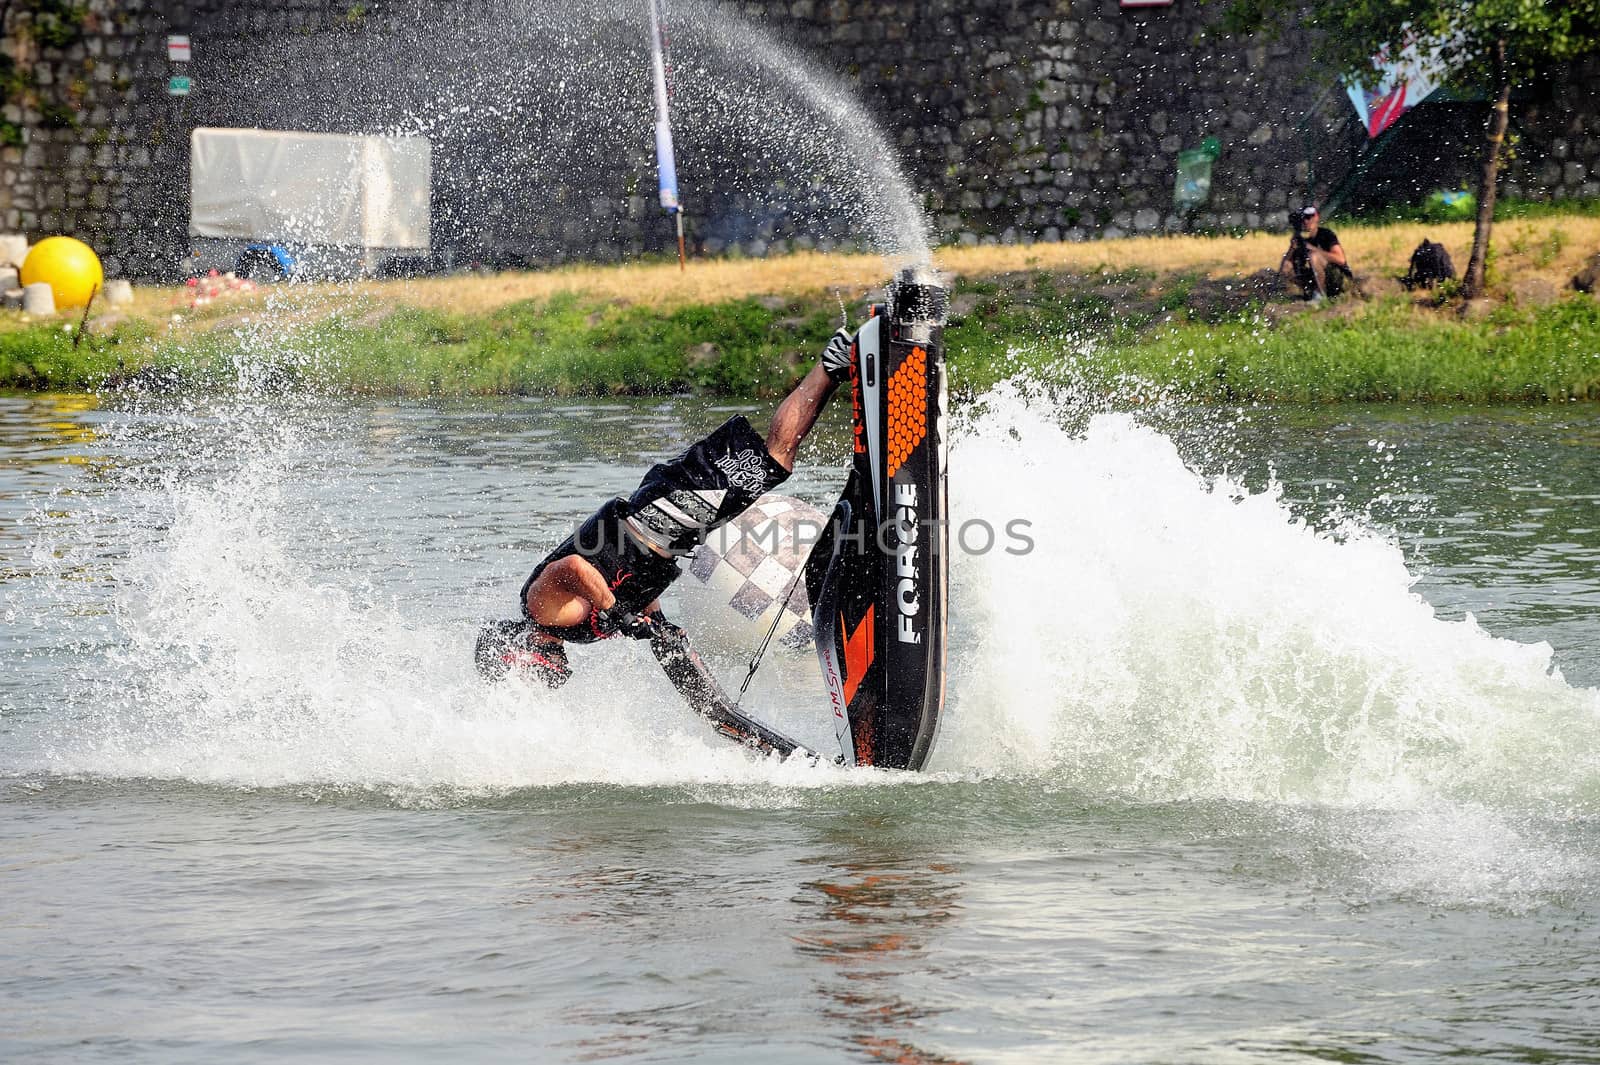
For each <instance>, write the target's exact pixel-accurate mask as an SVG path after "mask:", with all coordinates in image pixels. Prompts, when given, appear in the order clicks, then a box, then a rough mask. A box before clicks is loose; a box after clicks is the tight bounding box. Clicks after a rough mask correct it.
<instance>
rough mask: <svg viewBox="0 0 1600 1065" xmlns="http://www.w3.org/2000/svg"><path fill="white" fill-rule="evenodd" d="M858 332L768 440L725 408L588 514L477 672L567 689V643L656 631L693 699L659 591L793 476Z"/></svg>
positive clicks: (541, 570) (533, 583)
mask: <svg viewBox="0 0 1600 1065" xmlns="http://www.w3.org/2000/svg"><path fill="white" fill-rule="evenodd" d="M852 342H853V337H852V336H851V334H850V333H849V331H848V330H845V329H840V330H839V331H837V332H836V333H834V334H833V336H832V337H831V338H830V339H829V341H828V344H827V346H826V347H825V348H824V349H823V351H822V357H821V358H820V359H819V360H818V363H817V365H816V366H814V367H812V369H811V372H810V373H808V374H807V375H806V376H805V378H804V379H803V380H802V381H801V382H800V384H799V385H797V386H796V387H795V389H794V391H793V392H791V393H789V395H788V396H787V397H786V398H785V399H784V401H783V402H782V403H780V404H779V405H778V409H777V410H776V411H775V412H774V413H773V415H772V425H771V427H770V428H769V429H768V430H767V435H766V438H765V439H764V440H763V439H762V438H761V437H760V436H758V435H757V434H756V431H755V430H754V429H752V428H751V426H750V423H749V422H748V421H747V420H745V418H744V416H743V415H736V416H734V417H732V418H729V419H728V420H727V421H726V422H725V423H723V425H722V426H721V427H719V428H718V429H717V430H716V431H715V432H713V433H711V435H709V436H707V437H706V438H705V439H704V440H701V441H699V442H698V443H695V444H692V445H690V446H689V448H688V449H687V450H686V451H684V453H683V454H681V455H679V456H678V457H677V458H674V459H672V460H670V461H668V462H663V463H659V464H657V465H655V466H652V467H651V468H650V471H649V472H648V473H646V474H645V476H644V480H643V481H642V482H640V484H639V487H638V488H637V489H636V490H635V491H634V493H633V494H632V495H631V496H628V497H626V498H623V497H621V496H618V497H617V498H615V499H612V500H610V501H608V502H606V503H605V504H603V505H602V506H601V507H600V509H599V510H597V511H595V512H594V513H593V514H591V515H590V516H589V517H588V518H587V519H585V520H584V522H583V523H582V524H581V525H580V526H579V527H578V529H577V531H576V532H574V533H573V535H571V536H569V537H567V539H565V540H563V541H562V542H561V543H560V544H559V545H558V546H557V547H556V549H555V550H554V551H552V552H550V554H549V555H547V556H546V557H545V559H544V561H542V562H540V563H539V565H538V566H536V567H534V570H533V573H532V574H531V575H529V577H528V579H527V581H525V582H524V583H523V585H522V595H521V604H522V617H521V618H520V619H518V620H515V621H495V622H490V623H489V624H487V625H485V626H484V628H483V630H482V631H481V632H480V633H479V634H478V643H477V649H476V653H475V658H476V661H477V666H478V670H479V672H481V673H482V674H483V675H484V676H485V677H488V678H490V679H498V678H500V677H503V676H504V675H505V674H507V673H508V672H510V671H511V670H512V669H516V670H518V671H519V672H520V673H521V674H522V675H523V676H524V677H527V678H529V679H532V680H537V681H541V682H543V683H544V684H546V685H548V686H549V687H551V688H559V687H561V685H563V684H565V683H566V682H567V680H568V679H569V678H570V677H571V676H572V669H571V666H570V665H569V664H568V662H567V653H566V644H568V643H594V642H596V641H598V640H605V639H610V638H611V637H613V636H628V637H632V638H634V639H639V640H649V641H650V647H651V650H652V652H654V653H655V656H656V658H657V660H658V661H659V662H660V663H661V665H662V667H663V668H664V669H665V670H666V671H667V675H668V677H669V678H670V679H671V680H672V682H673V684H674V685H675V686H677V687H678V688H679V690H680V691H683V692H684V694H685V696H686V697H688V698H689V699H690V701H691V703H695V702H697V701H698V699H697V697H696V695H695V694H694V692H692V691H691V690H689V689H691V688H693V686H694V684H695V683H696V681H695V679H694V678H693V677H692V676H691V675H690V674H691V673H692V671H691V670H688V669H686V668H685V659H686V657H687V656H688V655H689V652H688V649H687V646H686V644H685V642H684V636H683V630H682V629H680V628H678V627H677V626H676V625H672V624H670V623H669V622H667V621H666V619H665V618H664V617H662V614H661V604H660V602H659V600H658V597H659V596H660V595H661V593H662V592H664V591H666V589H667V586H668V585H670V584H671V583H672V582H673V581H674V580H676V579H677V577H678V574H679V569H678V561H677V560H678V559H679V558H680V557H682V556H684V555H688V554H692V553H693V552H694V550H695V548H696V547H698V546H699V545H700V544H701V543H702V542H703V541H704V540H705V538H706V534H707V533H709V532H710V531H711V530H713V529H716V528H718V527H719V526H722V525H724V524H726V523H727V522H729V521H732V520H733V519H734V518H736V517H738V516H739V514H741V513H742V512H743V511H744V510H745V509H746V508H747V507H749V506H750V505H751V504H752V503H754V502H755V501H756V500H757V499H758V498H759V497H760V496H761V495H763V494H764V493H766V492H770V491H772V490H773V489H774V488H776V487H777V486H778V485H780V484H782V483H783V482H784V481H785V480H786V479H788V476H789V473H790V471H791V470H792V469H793V468H794V458H795V453H796V451H798V450H799V448H800V442H801V441H802V440H804V439H805V437H806V434H807V433H809V432H810V431H811V427H812V426H813V425H815V424H816V421H817V417H818V415H820V414H821V413H822V408H823V406H824V405H825V404H826V403H827V401H828V398H829V397H830V396H831V395H833V392H834V390H835V389H836V388H838V386H839V384H840V382H842V381H844V380H845V379H846V378H848V377H849V375H850V349H851V345H852ZM696 664H697V663H696Z"/></svg>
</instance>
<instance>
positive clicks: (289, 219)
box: [189, 129, 433, 251]
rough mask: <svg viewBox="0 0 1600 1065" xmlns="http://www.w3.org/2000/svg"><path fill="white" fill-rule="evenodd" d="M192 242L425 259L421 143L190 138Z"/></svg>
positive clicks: (322, 136)
mask: <svg viewBox="0 0 1600 1065" xmlns="http://www.w3.org/2000/svg"><path fill="white" fill-rule="evenodd" d="M189 160H190V162H189V173H190V190H189V234H190V236H195V237H222V238H231V239H234V240H261V241H287V242H291V243H297V244H338V245H354V246H358V247H366V248H397V249H416V250H422V251H426V250H427V249H428V247H429V237H428V201H429V185H430V183H431V182H432V177H433V169H432V168H433V163H432V158H431V156H430V154H429V145H428V141H427V139H426V138H424V137H363V136H348V135H345V134H339V133H294V132H281V131H276V130H264V129H197V130H195V131H194V136H193V138H192V140H191V142H190V155H189Z"/></svg>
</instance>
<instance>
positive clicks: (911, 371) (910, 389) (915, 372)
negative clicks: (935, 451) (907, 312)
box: [889, 348, 928, 477]
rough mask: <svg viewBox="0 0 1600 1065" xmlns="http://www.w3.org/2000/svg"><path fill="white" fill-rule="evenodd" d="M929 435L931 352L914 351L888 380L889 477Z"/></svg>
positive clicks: (915, 349)
mask: <svg viewBox="0 0 1600 1065" xmlns="http://www.w3.org/2000/svg"><path fill="white" fill-rule="evenodd" d="M927 435H928V353H927V352H926V351H923V350H922V349H921V348H912V349H911V354H910V355H907V356H906V358H905V361H904V362H902V363H901V364H900V365H899V366H898V367H897V368H896V369H895V371H894V375H893V376H892V377H890V378H889V476H890V477H893V476H894V474H895V471H896V470H898V469H899V468H900V466H901V465H902V464H903V463H904V462H905V461H906V459H909V458H910V457H911V452H912V451H914V450H916V447H917V445H918V444H920V443H922V441H923V438H924V437H926V436H927Z"/></svg>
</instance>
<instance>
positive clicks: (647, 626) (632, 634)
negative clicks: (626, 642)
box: [590, 603, 655, 640]
mask: <svg viewBox="0 0 1600 1065" xmlns="http://www.w3.org/2000/svg"><path fill="white" fill-rule="evenodd" d="M590 625H591V627H592V628H593V629H594V631H595V632H596V633H597V634H598V635H599V636H600V637H602V638H604V639H609V638H611V637H612V636H627V637H629V638H630V639H634V640H648V639H650V637H651V636H653V635H655V629H654V627H653V626H652V624H651V622H650V620H649V619H648V618H642V617H640V616H639V615H638V614H635V613H633V612H632V611H630V610H627V609H625V608H623V607H622V606H619V605H617V604H615V603H613V604H612V605H611V606H608V607H606V608H605V609H604V610H596V611H595V612H594V614H593V616H592V617H591V619H590Z"/></svg>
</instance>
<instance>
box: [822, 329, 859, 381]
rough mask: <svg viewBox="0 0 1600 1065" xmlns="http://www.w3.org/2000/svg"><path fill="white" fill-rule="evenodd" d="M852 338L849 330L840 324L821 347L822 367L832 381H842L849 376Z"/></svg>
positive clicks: (853, 338)
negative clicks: (824, 345)
mask: <svg viewBox="0 0 1600 1065" xmlns="http://www.w3.org/2000/svg"><path fill="white" fill-rule="evenodd" d="M854 340H855V337H854V336H853V335H852V334H851V332H850V330H848V329H845V328H843V327H842V326H841V327H840V328H839V329H837V330H835V331H834V334H833V336H831V337H829V338H828V344H827V346H826V347H824V348H823V349H822V360H821V361H822V368H823V369H824V370H825V371H827V374H828V376H829V377H830V378H832V379H833V380H834V381H843V380H844V379H845V378H847V377H849V376H850V345H851V342H852V341H854Z"/></svg>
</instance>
